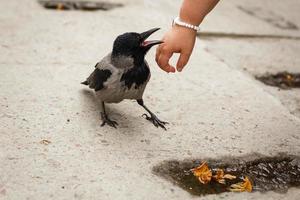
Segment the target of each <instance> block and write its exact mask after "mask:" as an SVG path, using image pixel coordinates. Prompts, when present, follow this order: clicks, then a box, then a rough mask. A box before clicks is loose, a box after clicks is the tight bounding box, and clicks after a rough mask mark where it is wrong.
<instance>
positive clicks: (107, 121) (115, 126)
mask: <svg viewBox="0 0 300 200" xmlns="http://www.w3.org/2000/svg"><path fill="white" fill-rule="evenodd" d="M102 121H103V122H102V124H101V126H104V125H105V124H107V125H109V126H111V127H114V128H117V125H118V123H117V122H116V121H113V120H111V119H109V118H108V117H107V116H105V117H102Z"/></svg>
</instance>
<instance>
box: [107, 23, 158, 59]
mask: <svg viewBox="0 0 300 200" xmlns="http://www.w3.org/2000/svg"><path fill="white" fill-rule="evenodd" d="M158 30H159V28H153V29H150V30H148V31H145V32H143V33H134V32H130V33H124V34H122V35H119V36H118V37H117V38H116V39H115V41H114V45H113V51H112V55H113V56H130V57H132V58H133V59H138V60H140V59H142V60H144V57H145V55H146V53H147V52H148V50H149V49H150V48H151V47H153V46H154V45H157V44H160V43H162V41H160V40H151V41H146V39H147V38H148V37H149V36H150V35H152V33H154V32H156V31H158Z"/></svg>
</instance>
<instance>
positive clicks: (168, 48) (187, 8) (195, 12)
mask: <svg viewBox="0 0 300 200" xmlns="http://www.w3.org/2000/svg"><path fill="white" fill-rule="evenodd" d="M218 2H219V0H184V1H183V3H182V5H181V8H180V13H179V18H180V20H181V21H184V22H186V23H189V24H192V25H196V26H199V24H201V22H202V21H203V19H204V17H205V16H206V15H207V14H208V13H209V12H210V11H211V10H212V9H213V8H214V7H215V5H216V4H217V3H218ZM196 35H197V32H196V31H195V30H193V29H189V28H186V27H182V26H178V25H174V26H172V28H171V29H170V30H169V31H168V32H167V33H165V35H164V37H163V39H162V40H163V41H164V43H162V44H161V45H159V46H158V47H157V49H156V57H155V60H156V62H157V64H158V66H159V67H160V68H161V69H162V70H164V71H166V72H168V73H169V72H171V73H174V72H175V71H176V69H177V71H178V72H181V71H182V69H183V68H184V67H185V65H186V64H187V63H188V61H189V58H190V56H191V54H192V52H193V48H194V45H195V41H196ZM174 53H179V54H180V56H179V59H178V61H177V64H176V69H175V66H172V65H171V64H170V62H169V60H170V58H171V57H172V55H173V54H174Z"/></svg>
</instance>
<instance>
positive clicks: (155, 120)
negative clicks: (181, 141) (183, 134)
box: [142, 114, 168, 131]
mask: <svg viewBox="0 0 300 200" xmlns="http://www.w3.org/2000/svg"><path fill="white" fill-rule="evenodd" d="M142 116H143V117H145V119H147V120H148V121H150V122H152V123H153V125H154V126H155V127H157V128H158V127H161V128H163V129H165V131H166V130H167V129H166V127H165V125H166V124H168V122H164V121H161V120H160V119H158V118H157V117H156V116H155V115H154V114H151V115H150V117H149V116H148V115H147V114H143V115H142Z"/></svg>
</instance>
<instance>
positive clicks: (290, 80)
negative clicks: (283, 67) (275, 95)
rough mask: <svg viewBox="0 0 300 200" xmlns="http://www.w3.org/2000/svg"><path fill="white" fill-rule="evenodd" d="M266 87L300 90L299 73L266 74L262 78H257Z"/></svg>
mask: <svg viewBox="0 0 300 200" xmlns="http://www.w3.org/2000/svg"><path fill="white" fill-rule="evenodd" d="M256 79H258V80H260V81H261V82H263V83H264V84H266V85H270V86H276V87H279V88H282V89H289V88H300V73H295V74H293V73H288V72H280V73H278V74H267V75H264V76H257V77H256Z"/></svg>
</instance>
